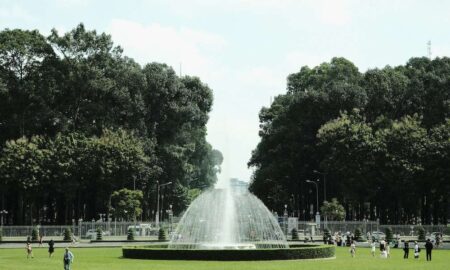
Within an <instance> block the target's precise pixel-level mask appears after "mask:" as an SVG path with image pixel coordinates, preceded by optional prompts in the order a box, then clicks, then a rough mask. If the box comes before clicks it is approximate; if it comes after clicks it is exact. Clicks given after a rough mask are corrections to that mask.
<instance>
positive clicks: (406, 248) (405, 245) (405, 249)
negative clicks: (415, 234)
mask: <svg viewBox="0 0 450 270" xmlns="http://www.w3.org/2000/svg"><path fill="white" fill-rule="evenodd" d="M403 252H404V253H403V259H408V257H409V242H408V241H404V243H403Z"/></svg>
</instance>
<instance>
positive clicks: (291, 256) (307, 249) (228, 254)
mask: <svg viewBox="0 0 450 270" xmlns="http://www.w3.org/2000/svg"><path fill="white" fill-rule="evenodd" d="M122 254H123V257H125V258H131V259H148V260H205V261H260V260H261V261H262V260H298V259H319V258H331V257H334V256H335V246H334V245H321V246H302V247H291V248H284V249H193V250H186V249H178V250H177V249H167V248H160V247H124V248H122Z"/></svg>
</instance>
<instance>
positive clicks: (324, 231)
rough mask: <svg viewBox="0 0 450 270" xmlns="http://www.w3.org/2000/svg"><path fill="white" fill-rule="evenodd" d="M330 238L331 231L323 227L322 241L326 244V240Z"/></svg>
mask: <svg viewBox="0 0 450 270" xmlns="http://www.w3.org/2000/svg"><path fill="white" fill-rule="evenodd" d="M330 239H331V233H330V230H328V229H323V243H324V244H328V241H329V240H330Z"/></svg>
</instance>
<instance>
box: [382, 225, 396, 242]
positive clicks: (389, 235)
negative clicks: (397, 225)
mask: <svg viewBox="0 0 450 270" xmlns="http://www.w3.org/2000/svg"><path fill="white" fill-rule="evenodd" d="M384 233H385V234H386V242H388V243H392V240H394V235H393V234H392V229H391V228H386V229H385V230H384Z"/></svg>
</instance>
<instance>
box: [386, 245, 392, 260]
mask: <svg viewBox="0 0 450 270" xmlns="http://www.w3.org/2000/svg"><path fill="white" fill-rule="evenodd" d="M386 256H387V258H390V257H391V246H390V245H389V241H387V242H386Z"/></svg>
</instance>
